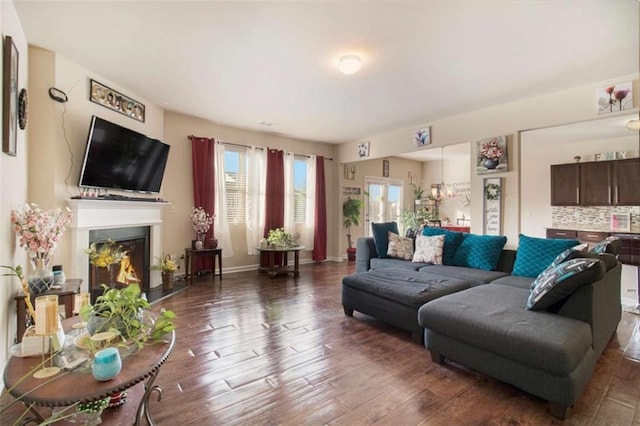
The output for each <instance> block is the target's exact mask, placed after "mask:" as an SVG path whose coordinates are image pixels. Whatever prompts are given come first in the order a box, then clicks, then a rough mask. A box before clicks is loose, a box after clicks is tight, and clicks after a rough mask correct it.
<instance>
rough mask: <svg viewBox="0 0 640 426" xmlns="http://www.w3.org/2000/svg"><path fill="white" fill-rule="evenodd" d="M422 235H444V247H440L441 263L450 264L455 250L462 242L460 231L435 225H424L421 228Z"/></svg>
mask: <svg viewBox="0 0 640 426" xmlns="http://www.w3.org/2000/svg"><path fill="white" fill-rule="evenodd" d="M422 235H424V236H426V237H435V236H436V235H444V248H443V249H442V264H443V265H452V264H453V256H454V255H455V254H456V250H458V247H459V246H460V243H461V242H462V236H463V235H464V234H463V233H462V232H454V231H449V230H446V229H444V228H437V227H431V228H429V227H425V228H424V229H423V230H422Z"/></svg>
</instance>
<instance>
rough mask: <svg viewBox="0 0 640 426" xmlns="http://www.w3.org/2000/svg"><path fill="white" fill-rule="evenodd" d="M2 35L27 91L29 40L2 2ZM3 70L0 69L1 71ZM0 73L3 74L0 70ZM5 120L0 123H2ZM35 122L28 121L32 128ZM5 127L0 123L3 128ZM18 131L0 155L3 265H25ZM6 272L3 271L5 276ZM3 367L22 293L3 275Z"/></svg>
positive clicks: (22, 137)
mask: <svg viewBox="0 0 640 426" xmlns="http://www.w3.org/2000/svg"><path fill="white" fill-rule="evenodd" d="M0 33H1V34H2V35H3V36H7V35H8V36H11V37H12V38H13V42H14V44H15V45H16V48H17V49H18V54H19V56H18V59H19V64H18V89H22V88H27V87H28V86H27V81H28V77H27V76H28V74H29V68H28V54H27V51H28V48H27V39H26V37H25V34H24V31H23V30H22V25H21V24H20V20H19V19H18V16H17V14H16V11H15V7H14V5H13V3H12V2H5V1H3V2H0ZM1 69H2V68H1V67H0V70H1ZM0 72H1V71H0ZM1 121H2V120H0V122H1ZM31 123H32V121H31V120H29V126H31ZM1 126H2V124H1V123H0V128H1ZM29 126H28V127H27V129H26V130H20V129H18V138H17V139H18V141H17V155H16V156H15V157H10V156H8V155H6V154H3V153H0V187H1V188H2V191H1V192H0V265H18V264H24V262H25V259H26V256H25V253H24V250H22V249H21V248H19V247H17V246H16V239H15V236H14V233H13V230H12V229H11V221H10V215H11V209H13V208H15V207H17V206H18V205H19V204H20V203H22V202H23V201H24V200H25V199H26V198H27V152H28V149H29V148H28V147H27V143H26V140H27V134H28V131H29ZM4 272H5V271H3V273H4ZM0 281H1V282H0V312H2V314H1V316H0V366H4V365H5V364H6V361H7V359H8V355H9V350H10V348H11V346H12V345H13V338H14V336H15V333H16V310H15V301H14V300H13V296H14V295H15V294H16V292H17V291H19V288H20V286H19V284H18V281H17V280H16V279H15V278H10V277H2V276H0Z"/></svg>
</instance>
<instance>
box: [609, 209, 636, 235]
mask: <svg viewBox="0 0 640 426" xmlns="http://www.w3.org/2000/svg"><path fill="white" fill-rule="evenodd" d="M611 230H612V231H614V232H629V231H631V214H630V213H611Z"/></svg>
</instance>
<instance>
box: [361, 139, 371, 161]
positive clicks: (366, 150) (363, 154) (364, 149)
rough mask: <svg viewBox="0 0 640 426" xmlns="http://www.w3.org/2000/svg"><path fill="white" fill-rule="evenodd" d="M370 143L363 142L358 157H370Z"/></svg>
mask: <svg viewBox="0 0 640 426" xmlns="http://www.w3.org/2000/svg"><path fill="white" fill-rule="evenodd" d="M370 144H371V143H370V142H363V143H361V144H359V145H358V157H360V158H367V157H369V145H370Z"/></svg>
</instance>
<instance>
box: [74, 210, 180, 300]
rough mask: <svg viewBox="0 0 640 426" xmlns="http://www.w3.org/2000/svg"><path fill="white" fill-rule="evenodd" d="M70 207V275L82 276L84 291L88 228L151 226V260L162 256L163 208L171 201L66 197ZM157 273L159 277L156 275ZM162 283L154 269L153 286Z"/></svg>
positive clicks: (152, 273) (87, 282)
mask: <svg viewBox="0 0 640 426" xmlns="http://www.w3.org/2000/svg"><path fill="white" fill-rule="evenodd" d="M67 204H68V205H69V208H70V209H71V213H72V215H73V216H72V219H71V265H69V268H68V269H69V272H68V274H67V276H68V277H73V278H81V279H82V291H84V292H86V291H88V285H89V261H88V258H87V254H86V253H85V252H84V250H85V249H87V248H88V247H89V231H92V230H96V229H110V228H127V227H132V226H149V227H150V241H149V249H150V255H151V259H150V260H153V259H155V258H156V257H160V256H162V209H163V208H164V207H165V206H168V205H169V204H168V203H159V202H146V201H109V200H87V199H83V200H67ZM156 275H157V276H156ZM154 283H157V285H160V283H161V280H160V272H158V271H151V277H150V286H151V287H155V286H154Z"/></svg>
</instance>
